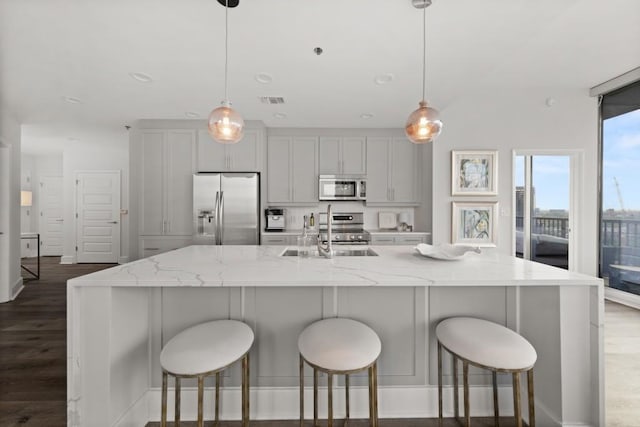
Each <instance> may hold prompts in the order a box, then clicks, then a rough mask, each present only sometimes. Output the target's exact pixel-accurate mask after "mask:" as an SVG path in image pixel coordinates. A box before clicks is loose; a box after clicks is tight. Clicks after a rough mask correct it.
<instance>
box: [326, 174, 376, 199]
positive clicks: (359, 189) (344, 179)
mask: <svg viewBox="0 0 640 427" xmlns="http://www.w3.org/2000/svg"><path fill="white" fill-rule="evenodd" d="M318 199H320V200H367V179H366V177H364V176H363V175H320V178H319V180H318Z"/></svg>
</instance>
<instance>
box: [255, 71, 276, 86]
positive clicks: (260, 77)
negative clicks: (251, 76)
mask: <svg viewBox="0 0 640 427" xmlns="http://www.w3.org/2000/svg"><path fill="white" fill-rule="evenodd" d="M255 78H256V81H257V82H258V83H262V84H265V85H268V84H269V83H271V82H272V81H273V76H272V75H271V74H269V73H258V74H256V77H255Z"/></svg>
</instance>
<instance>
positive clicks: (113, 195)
mask: <svg viewBox="0 0 640 427" xmlns="http://www.w3.org/2000/svg"><path fill="white" fill-rule="evenodd" d="M76 217H77V218H76V250H77V260H78V262H105V263H111V262H113V263H116V262H118V259H119V258H120V171H96V172H76Z"/></svg>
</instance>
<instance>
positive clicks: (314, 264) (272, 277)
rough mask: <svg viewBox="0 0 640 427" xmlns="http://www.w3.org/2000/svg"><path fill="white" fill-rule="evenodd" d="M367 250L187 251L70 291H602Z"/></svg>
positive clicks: (390, 249)
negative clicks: (335, 253) (362, 253)
mask: <svg viewBox="0 0 640 427" xmlns="http://www.w3.org/2000/svg"><path fill="white" fill-rule="evenodd" d="M370 247H371V248H372V249H373V250H374V251H375V252H377V253H378V254H379V256H372V257H335V258H333V259H326V258H316V257H311V258H298V257H296V256H286V257H285V256H280V254H282V253H283V252H284V250H285V249H286V247H284V246H189V247H186V248H182V249H178V250H175V251H171V252H166V253H163V254H160V255H157V256H153V257H150V258H145V259H141V260H138V261H134V262H131V263H128V264H123V265H119V266H116V267H113V268H110V269H107V270H102V271H99V272H96V273H92V274H89V275H86V276H81V277H78V278H75V279H72V280H69V281H68V286H118V287H122V286H125V287H126V286H141V287H144V286H149V287H176V286H205V287H206V286H232V287H238V286H240V287H242V286H250V287H255V286H558V285H579V286H585V285H586V286H600V285H602V280H601V279H598V278H595V277H591V276H587V275H583V274H578V273H572V272H568V271H566V270H561V269H558V268H555V267H550V266H547V265H543V264H539V263H535V262H530V261H525V260H522V259H519V258H515V257H511V256H506V255H500V254H497V253H496V252H495V251H491V250H485V252H484V253H482V254H480V255H476V254H469V255H467V256H466V257H465V259H463V260H460V261H439V260H434V259H430V258H426V257H423V256H421V255H419V254H417V253H416V252H415V249H414V248H413V247H409V246H370ZM343 248H344V246H342V247H341V249H343ZM360 248H362V247H360Z"/></svg>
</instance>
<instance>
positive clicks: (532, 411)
mask: <svg viewBox="0 0 640 427" xmlns="http://www.w3.org/2000/svg"><path fill="white" fill-rule="evenodd" d="M527 386H528V388H529V427H536V408H535V401H534V398H533V368H531V369H529V371H528V372H527Z"/></svg>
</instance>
